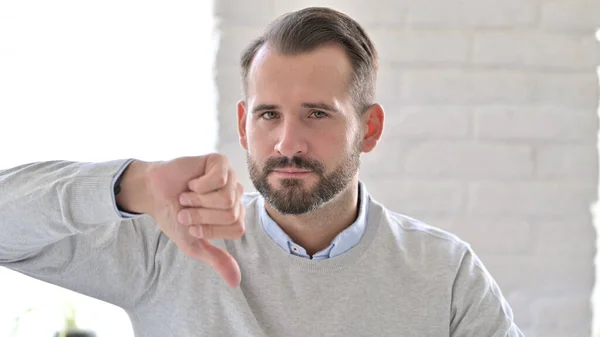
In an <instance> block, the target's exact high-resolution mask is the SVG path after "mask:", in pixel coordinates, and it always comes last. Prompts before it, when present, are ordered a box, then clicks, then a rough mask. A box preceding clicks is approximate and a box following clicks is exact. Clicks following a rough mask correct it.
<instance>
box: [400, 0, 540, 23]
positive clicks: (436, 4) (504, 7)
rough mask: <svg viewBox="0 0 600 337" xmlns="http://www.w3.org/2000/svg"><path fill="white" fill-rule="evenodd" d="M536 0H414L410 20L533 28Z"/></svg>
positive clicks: (410, 9)
mask: <svg viewBox="0 0 600 337" xmlns="http://www.w3.org/2000/svg"><path fill="white" fill-rule="evenodd" d="M535 20H536V3H535V1H522V0H505V1H494V0H462V1H446V0H429V1H413V2H411V5H410V8H409V10H408V17H407V21H408V24H409V25H410V26H414V27H449V28H483V27H485V28H498V27H533V26H534V24H535Z"/></svg>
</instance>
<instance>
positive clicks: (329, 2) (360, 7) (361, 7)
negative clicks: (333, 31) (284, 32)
mask: <svg viewBox="0 0 600 337" xmlns="http://www.w3.org/2000/svg"><path fill="white" fill-rule="evenodd" d="M408 3H409V2H408V1H405V0H378V1H377V4H376V5H372V4H368V3H365V2H364V1H363V0H322V1H318V2H315V1H312V0H297V1H275V2H274V11H275V13H277V14H278V15H279V14H283V13H288V12H291V11H295V10H299V9H301V8H304V7H309V6H319V7H330V8H333V9H335V10H338V11H341V12H343V13H345V14H347V15H349V16H351V17H352V18H353V19H355V20H356V21H358V23H360V24H361V25H364V26H366V25H368V26H379V25H384V26H390V25H391V26H401V25H403V24H404V21H405V20H404V17H405V16H406V11H407V5H408ZM367 33H368V32H367Z"/></svg>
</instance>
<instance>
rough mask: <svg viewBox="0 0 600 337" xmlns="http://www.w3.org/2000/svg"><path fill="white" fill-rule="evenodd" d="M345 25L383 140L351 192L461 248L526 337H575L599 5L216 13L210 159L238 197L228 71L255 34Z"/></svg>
mask: <svg viewBox="0 0 600 337" xmlns="http://www.w3.org/2000/svg"><path fill="white" fill-rule="evenodd" d="M310 5H321V6H330V7H333V8H335V9H338V10H341V11H344V12H346V13H347V14H349V15H351V16H353V17H354V18H355V19H357V20H358V21H359V22H360V23H361V24H363V25H364V27H365V28H366V29H367V31H368V32H369V34H370V35H371V37H372V38H373V40H374V41H375V43H376V46H377V48H378V50H379V52H380V56H381V70H380V74H379V80H378V100H379V102H381V103H382V104H383V105H384V107H385V109H386V129H385V132H384V137H383V141H382V142H381V143H380V145H379V146H378V148H377V149H376V150H375V151H374V152H372V153H370V154H367V155H365V156H364V157H363V165H362V171H361V175H362V179H363V181H365V182H366V184H367V186H368V188H369V190H370V192H371V193H372V194H373V195H374V196H375V198H377V199H378V200H380V201H382V202H383V203H385V204H386V205H387V206H388V207H389V208H391V209H393V210H395V211H398V212H401V213H405V214H408V215H411V216H413V217H417V218H419V219H422V220H424V221H426V222H428V223H429V224H431V225H434V226H437V227H441V228H443V229H446V230H449V231H451V232H453V233H456V234H457V235H459V236H460V237H462V238H463V239H465V240H467V241H468V242H469V243H471V244H472V246H473V247H474V249H475V251H476V252H477V253H478V254H479V256H480V257H481V259H482V260H483V262H484V264H485V265H486V266H487V268H488V269H489V270H490V272H491V273H492V275H493V276H494V278H495V279H496V280H497V282H498V283H499V284H500V286H501V288H502V290H503V292H504V295H505V296H506V297H507V298H508V300H509V302H510V304H511V305H512V307H513V309H514V312H515V317H516V320H517V322H518V324H519V325H520V327H521V328H522V329H523V331H524V332H525V334H526V335H527V336H529V337H542V336H543V337H553V336H557V337H558V336H564V337H589V336H590V335H591V321H592V309H591V305H590V297H591V294H592V289H593V286H594V267H593V261H594V254H595V242H596V233H595V230H594V227H593V219H592V216H591V213H590V207H591V205H592V204H593V203H594V202H595V200H596V196H597V180H598V179H597V177H598V165H597V157H598V156H597V141H596V139H597V128H598V122H597V115H596V108H597V104H598V78H597V75H596V69H595V67H596V65H597V64H598V63H599V62H598V61H599V59H600V57H599V56H600V51H599V48H600V47H599V45H598V43H597V41H596V40H595V37H594V32H595V28H596V27H599V26H600V2H599V1H591V0H569V1H567V0H557V1H550V0H548V1H546V0H503V1H497V0H493V1H492V0H427V1H422V0H378V1H363V0H337V1H336V0H330V1H320V2H319V1H293V2H292V1H285V0H255V1H235V0H216V3H215V8H216V9H215V12H216V15H217V16H218V19H219V22H220V24H219V26H218V29H219V31H220V43H221V45H220V50H219V53H218V57H217V73H218V74H217V85H218V89H219V95H220V103H219V111H220V124H221V127H220V142H219V151H221V152H223V153H225V154H227V155H229V156H230V159H231V161H232V162H233V164H234V166H235V167H236V168H237V170H238V172H239V173H240V175H241V176H242V181H243V182H244V183H245V185H246V187H247V189H252V186H251V183H250V182H249V180H248V179H247V177H246V165H245V156H244V152H243V151H242V150H241V149H240V147H239V145H238V140H237V133H236V127H235V120H236V113H235V111H236V110H235V103H236V102H237V100H238V99H239V98H240V97H241V96H240V80H239V70H238V58H239V53H240V51H241V50H242V48H243V47H244V46H245V45H246V44H247V43H248V42H249V41H250V40H251V39H253V38H254V37H256V36H257V35H258V34H259V33H260V32H261V30H262V28H263V27H264V25H265V24H267V23H268V22H270V21H271V20H272V19H274V18H275V17H276V16H277V15H280V14H282V13H285V12H288V11H292V10H296V9H299V8H301V7H305V6H310Z"/></svg>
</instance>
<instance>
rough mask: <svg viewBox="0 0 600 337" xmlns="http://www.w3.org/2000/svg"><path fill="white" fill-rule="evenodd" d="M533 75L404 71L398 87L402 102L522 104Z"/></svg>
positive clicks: (530, 92)
mask: <svg viewBox="0 0 600 337" xmlns="http://www.w3.org/2000/svg"><path fill="white" fill-rule="evenodd" d="M535 84H536V77H535V76H534V75H532V74H527V73H523V72H520V71H505V70H466V69H463V70H459V69H448V70H439V69H436V70H433V69H427V70H407V71H406V72H405V74H403V83H402V88H401V89H400V90H399V93H398V94H399V95H400V98H401V102H402V103H403V104H523V103H527V102H530V101H531V100H532V98H533V95H534V90H535Z"/></svg>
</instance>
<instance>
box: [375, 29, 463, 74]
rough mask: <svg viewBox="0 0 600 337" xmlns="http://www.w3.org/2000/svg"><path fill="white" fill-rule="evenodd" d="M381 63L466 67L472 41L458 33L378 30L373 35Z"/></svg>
mask: <svg viewBox="0 0 600 337" xmlns="http://www.w3.org/2000/svg"><path fill="white" fill-rule="evenodd" d="M370 35H371V38H372V39H373V43H374V44H375V47H376V48H377V50H378V52H379V56H380V59H381V60H382V61H387V62H391V63H409V64H419V65H423V64H466V63H467V61H468V60H469V53H470V48H471V42H470V40H471V37H470V36H469V34H468V33H466V32H459V31H438V30H430V31H422V30H397V29H396V30H393V29H389V28H387V29H377V30H371V31H370Z"/></svg>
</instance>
